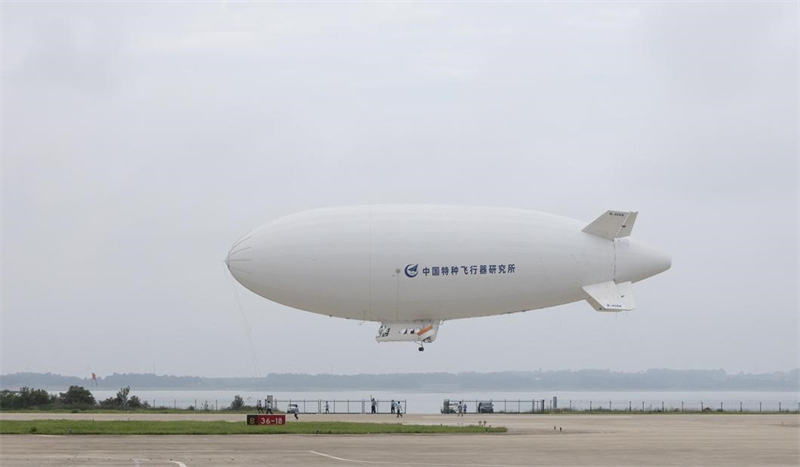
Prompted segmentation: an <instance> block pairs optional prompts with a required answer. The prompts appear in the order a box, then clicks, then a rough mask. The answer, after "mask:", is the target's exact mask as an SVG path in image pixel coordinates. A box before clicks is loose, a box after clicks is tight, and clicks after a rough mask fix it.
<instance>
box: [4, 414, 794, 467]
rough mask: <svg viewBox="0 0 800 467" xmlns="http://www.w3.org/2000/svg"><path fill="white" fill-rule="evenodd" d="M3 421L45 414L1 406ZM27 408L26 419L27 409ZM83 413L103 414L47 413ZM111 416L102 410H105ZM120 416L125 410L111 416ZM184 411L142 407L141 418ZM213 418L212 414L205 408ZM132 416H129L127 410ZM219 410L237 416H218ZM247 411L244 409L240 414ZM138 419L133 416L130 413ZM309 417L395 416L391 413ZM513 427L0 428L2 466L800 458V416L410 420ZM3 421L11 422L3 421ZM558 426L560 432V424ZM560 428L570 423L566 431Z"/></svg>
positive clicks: (771, 461)
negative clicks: (100, 432) (57, 432)
mask: <svg viewBox="0 0 800 467" xmlns="http://www.w3.org/2000/svg"><path fill="white" fill-rule="evenodd" d="M2 415H3V416H2V417H0V420H2V419H9V418H28V417H30V416H31V415H36V416H39V415H42V414H30V415H29V414H16V416H15V414H7V413H6V414H2ZM20 415H25V417H20ZM48 415H50V417H49V418H78V417H75V416H74V415H80V418H83V417H86V416H92V415H94V418H96V419H100V418H101V417H100V416H99V414H74V415H73V414H63V416H61V415H60V414H59V415H54V414H48ZM106 416H107V415H105V414H103V417H102V418H105V417H106ZM112 416H115V417H117V418H119V416H117V415H116V414H112ZM142 416H144V417H166V418H168V419H176V418H179V417H176V416H175V415H137V416H136V417H135V418H139V417H142ZM203 416H204V417H208V415H203ZM123 417H124V415H123ZM217 417H231V416H229V415H227V416H215V418H217ZM233 417H234V419H240V418H242V416H233ZM131 418H133V417H131ZM305 419H306V420H323V419H324V420H348V421H357V420H361V421H377V420H379V419H380V420H381V421H386V422H394V421H396V419H394V418H392V417H390V416H376V417H373V416H368V415H367V416H364V415H358V416H337V415H330V416H314V417H310V416H309V417H305ZM478 420H487V421H488V422H489V423H490V424H492V425H496V426H506V427H508V428H509V433H507V434H492V435H482V434H481V435H361V436H344V435H327V436H323V435H320V436H313V435H263V436H259V435H252V436H251V435H231V436H199V435H196V436H191V435H189V436H171V435H163V436H42V435H40V436H36V435H4V436H0V446H2V450H1V452H0V461H1V463H2V465H3V466H34V465H35V466H62V465H73V466H100V465H112V466H117V465H125V466H131V465H134V466H136V465H139V466H175V465H178V466H185V467H198V466H220V465H224V466H246V465H247V466H249V465H274V466H346V465H364V466H368V465H376V466H385V467H390V466H405V467H409V466H420V467H423V466H431V467H437V466H438V467H450V466H452V467H479V466H480V467H484V466H485V467H506V466H507V467H511V466H513V467H517V466H550V465H570V466H641V465H655V466H678V465H693V466H720V465H726V466H728V465H730V466H754V465H766V466H796V465H798V464H800V445H799V442H798V439H800V416H798V415H796V414H792V415H734V414H730V415H715V414H702V415H631V416H626V415H605V416H604V415H562V416H544V415H486V416H477V415H472V416H466V417H463V418H462V419H458V418H456V417H454V416H445V415H408V416H406V417H405V418H404V419H402V421H403V422H404V423H435V424H439V423H445V424H454V423H455V424H457V423H465V424H471V423H472V424H474V423H477V421H478ZM0 423H2V422H0ZM554 426H555V427H556V430H553V427H554ZM559 428H560V429H561V430H560V431H559Z"/></svg>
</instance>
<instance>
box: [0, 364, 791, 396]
mask: <svg viewBox="0 0 800 467" xmlns="http://www.w3.org/2000/svg"><path fill="white" fill-rule="evenodd" d="M75 385H77V386H83V387H86V388H87V389H94V390H114V389H119V388H120V387H125V386H131V387H132V388H136V389H138V390H148V391H162V390H163V391H222V390H253V389H254V388H261V389H263V388H269V389H270V390H272V391H331V392H344V391H353V390H358V391H370V390H372V391H404V392H409V393H421V392H427V393H454V392H460V391H470V392H491V391H504V392H531V391H536V392H541V391H575V392H581V391H593V392H619V391H639V392H652V391H660V392H679V391H695V392H702V391H717V392H719V391H725V392H731V391H766V392H798V391H800V370H798V369H794V370H790V371H785V372H774V373H761V374H749V373H738V374H728V373H725V372H724V371H722V370H665V369H653V370H647V371H643V372H636V373H626V372H615V371H610V370H577V371H568V370H563V371H532V372H496V373H457V374H455V373H399V374H359V375H330V374H317V375H308V374H288V373H285V374H269V375H267V376H265V377H261V378H255V377H237V378H220V377H199V376H171V375H154V374H150V373H126V374H117V373H114V374H112V375H108V376H100V375H99V376H98V378H97V381H96V382H95V381H94V380H93V379H92V378H89V377H86V378H79V377H75V376H63V375H58V374H53V373H12V374H5V375H0V388H2V389H8V390H12V391H14V390H18V389H19V388H20V387H24V386H27V387H35V388H42V389H47V390H66V389H67V388H68V387H69V386H75Z"/></svg>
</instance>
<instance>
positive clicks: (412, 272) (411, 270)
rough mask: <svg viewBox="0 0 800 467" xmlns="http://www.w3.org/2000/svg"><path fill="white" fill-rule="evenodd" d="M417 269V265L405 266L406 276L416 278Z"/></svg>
mask: <svg viewBox="0 0 800 467" xmlns="http://www.w3.org/2000/svg"><path fill="white" fill-rule="evenodd" d="M417 267H419V263H417V264H409V265H408V266H406V276H408V277H417Z"/></svg>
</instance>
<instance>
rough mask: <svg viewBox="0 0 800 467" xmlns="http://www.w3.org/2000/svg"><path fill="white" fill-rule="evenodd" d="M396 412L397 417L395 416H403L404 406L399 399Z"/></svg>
mask: <svg viewBox="0 0 800 467" xmlns="http://www.w3.org/2000/svg"><path fill="white" fill-rule="evenodd" d="M395 413H397V417H395V418H403V407H402V406H401V405H400V401H397V408H395Z"/></svg>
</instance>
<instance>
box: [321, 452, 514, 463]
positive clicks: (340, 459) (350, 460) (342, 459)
mask: <svg viewBox="0 0 800 467" xmlns="http://www.w3.org/2000/svg"><path fill="white" fill-rule="evenodd" d="M308 452H310V453H312V454H316V455H318V456H322V457H327V458H328V459H333V460H337V461H342V462H352V463H354V464H379V465H383V464H389V465H409V466H420V465H432V466H435V467H523V465H527V464H434V463H431V462H416V463H408V462H397V461H367V460H359V459H345V458H344V457H336V456H332V455H330V454H325V453H322V452H317V451H308Z"/></svg>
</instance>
